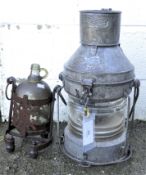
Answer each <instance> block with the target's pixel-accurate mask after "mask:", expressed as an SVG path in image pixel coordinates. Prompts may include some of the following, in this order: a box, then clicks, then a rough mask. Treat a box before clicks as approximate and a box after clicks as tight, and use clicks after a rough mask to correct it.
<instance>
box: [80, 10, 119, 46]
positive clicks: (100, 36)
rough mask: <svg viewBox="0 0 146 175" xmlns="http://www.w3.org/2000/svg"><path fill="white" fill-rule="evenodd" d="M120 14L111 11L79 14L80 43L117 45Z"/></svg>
mask: <svg viewBox="0 0 146 175" xmlns="http://www.w3.org/2000/svg"><path fill="white" fill-rule="evenodd" d="M120 19H121V12H119V11H112V10H111V9H103V10H99V11H98V10H94V11H93V10H91V11H90V10H87V11H81V12H80V35H81V43H82V44H86V45H96V46H114V45H118V44H119V36H120Z"/></svg>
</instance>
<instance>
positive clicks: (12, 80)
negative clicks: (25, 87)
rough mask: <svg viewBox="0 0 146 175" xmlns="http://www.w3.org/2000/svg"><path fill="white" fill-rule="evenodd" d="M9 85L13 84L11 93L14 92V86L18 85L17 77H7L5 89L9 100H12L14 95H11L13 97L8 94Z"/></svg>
mask: <svg viewBox="0 0 146 175" xmlns="http://www.w3.org/2000/svg"><path fill="white" fill-rule="evenodd" d="M9 85H12V90H11V93H13V91H14V88H15V87H16V79H15V78H14V77H9V78H8V79H7V86H6V90H5V95H6V98H7V99H8V100H11V99H12V95H11V97H9V96H8V87H9Z"/></svg>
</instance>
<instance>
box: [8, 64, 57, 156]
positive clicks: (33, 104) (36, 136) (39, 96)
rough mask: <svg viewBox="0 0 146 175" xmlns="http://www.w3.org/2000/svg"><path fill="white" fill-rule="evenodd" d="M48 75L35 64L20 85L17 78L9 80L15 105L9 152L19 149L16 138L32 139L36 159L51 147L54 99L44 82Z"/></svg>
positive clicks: (32, 154) (11, 106)
mask: <svg viewBox="0 0 146 175" xmlns="http://www.w3.org/2000/svg"><path fill="white" fill-rule="evenodd" d="M41 71H44V72H45V75H44V76H43V77H42V76H40V72H41ZM45 76H47V71H46V69H44V68H40V65H38V64H32V65H31V73H30V75H29V77H28V79H27V80H26V81H24V82H22V83H21V84H19V85H16V79H15V78H13V77H10V78H8V80H7V83H8V84H7V87H6V97H7V99H8V100H11V104H10V111H9V124H8V129H7V131H6V135H5V142H6V149H7V151H9V152H13V151H14V148H15V143H14V138H13V136H16V137H25V138H26V139H30V140H31V142H32V145H31V150H30V156H31V157H32V158H36V157H37V155H38V151H39V150H40V149H43V148H45V147H47V146H48V145H49V143H50V142H51V140H52V125H53V123H52V121H53V108H54V97H53V93H52V92H51V90H50V88H49V86H48V85H47V83H45V82H44V81H42V79H43V78H44V77H45ZM9 85H12V94H11V98H9V97H8V95H7V90H8V86H9ZM9 135H11V137H10V136H9Z"/></svg>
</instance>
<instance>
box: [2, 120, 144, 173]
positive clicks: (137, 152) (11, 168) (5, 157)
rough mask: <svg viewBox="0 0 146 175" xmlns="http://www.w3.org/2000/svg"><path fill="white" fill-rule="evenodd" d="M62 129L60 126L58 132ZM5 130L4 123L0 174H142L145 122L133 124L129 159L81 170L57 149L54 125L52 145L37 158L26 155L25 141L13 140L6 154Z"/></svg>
mask: <svg viewBox="0 0 146 175" xmlns="http://www.w3.org/2000/svg"><path fill="white" fill-rule="evenodd" d="M64 126H65V124H64V123H62V124H61V127H62V130H63V128H64ZM5 130H6V124H0V175H88V174H89V175H146V122H142V121H135V122H134V130H133V131H134V132H133V135H131V136H130V143H131V145H132V149H133V155H132V158H131V159H130V160H128V161H126V162H123V163H120V164H116V165H110V166H92V167H90V168H83V167H81V166H80V165H79V164H78V163H77V162H74V161H72V160H70V159H69V158H67V157H66V156H65V155H63V154H62V153H61V152H60V151H59V150H58V144H57V139H56V133H55V131H56V124H54V141H53V143H52V144H51V145H50V146H49V147H48V148H47V149H45V150H43V151H42V152H40V154H39V156H38V158H37V159H31V158H30V157H29V156H28V153H27V146H26V142H25V141H22V140H20V139H16V149H15V152H14V153H12V154H10V153H7V151H6V150H5V143H4V141H3V135H4V132H5Z"/></svg>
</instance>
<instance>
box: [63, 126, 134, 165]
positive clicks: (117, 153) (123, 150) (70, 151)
mask: <svg viewBox="0 0 146 175" xmlns="http://www.w3.org/2000/svg"><path fill="white" fill-rule="evenodd" d="M62 150H63V152H64V154H66V155H67V156H68V157H70V158H71V159H73V160H75V161H77V162H80V163H81V164H82V165H83V166H86V165H87V166H90V165H108V164H115V163H120V162H122V161H126V160H128V159H129V158H130V157H131V150H130V147H129V146H128V144H127V139H126V131H125V132H123V133H122V134H121V135H120V136H119V137H117V138H111V139H110V140H109V139H108V140H103V141H96V142H95V143H94V144H93V146H91V147H90V149H88V151H86V152H85V148H84V146H83V140H82V138H79V137H77V136H76V135H74V134H73V133H72V132H71V131H70V130H69V129H68V126H67V127H66V128H65V131H64V145H63V146H62Z"/></svg>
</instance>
